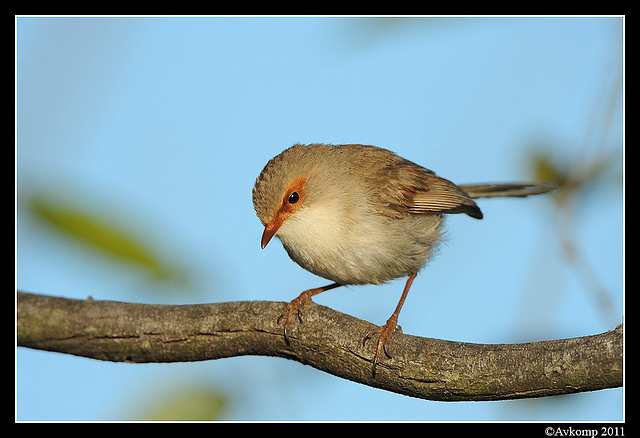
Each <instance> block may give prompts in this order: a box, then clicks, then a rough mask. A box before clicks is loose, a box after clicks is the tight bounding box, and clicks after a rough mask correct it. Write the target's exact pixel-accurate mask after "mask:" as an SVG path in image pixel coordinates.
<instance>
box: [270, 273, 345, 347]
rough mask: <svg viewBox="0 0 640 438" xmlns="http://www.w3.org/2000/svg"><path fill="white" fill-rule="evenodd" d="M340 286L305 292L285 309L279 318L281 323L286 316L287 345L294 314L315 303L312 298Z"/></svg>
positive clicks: (318, 288) (330, 285)
mask: <svg viewBox="0 0 640 438" xmlns="http://www.w3.org/2000/svg"><path fill="white" fill-rule="evenodd" d="M340 286H341V285H340V284H338V283H332V284H329V285H327V286H322V287H317V288H315V289H308V290H305V291H304V292H302V293H301V294H300V295H298V297H297V298H295V299H293V300H292V301H291V302H290V303H289V304H287V307H285V308H284V312H282V315H280V317H279V318H278V323H280V320H281V319H282V317H283V316H285V315H286V317H285V320H284V340H285V341H286V342H287V343H289V338H288V336H287V328H288V327H289V322H291V317H292V316H293V314H294V312H296V310H298V309H299V308H300V307H302V306H304V305H305V304H309V303H313V301H312V300H311V297H312V296H314V295H318V294H319V293H322V292H326V291H328V290H331V289H335V288H336V287H340ZM298 318H299V316H298Z"/></svg>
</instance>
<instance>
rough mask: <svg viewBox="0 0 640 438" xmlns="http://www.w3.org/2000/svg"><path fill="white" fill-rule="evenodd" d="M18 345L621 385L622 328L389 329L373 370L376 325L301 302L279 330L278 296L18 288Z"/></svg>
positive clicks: (440, 384)
mask: <svg viewBox="0 0 640 438" xmlns="http://www.w3.org/2000/svg"><path fill="white" fill-rule="evenodd" d="M17 298H18V299H17V312H18V318H17V335H18V336H17V339H18V346H23V347H29V348H35V349H41V350H48V351H56V352H60V353H68V354H73V355H78V356H84V357H89V358H94V359H99V360H106V361H114V362H133V363H146V362H188V361H201V360H212V359H219V358H224V357H232V356H241V355H263V356H278V357H283V358H287V359H291V360H295V361H298V362H301V363H303V364H306V365H310V366H312V367H314V368H317V369H319V370H322V371H325V372H328V373H330V374H333V375H335V376H338V377H342V378H344V379H348V380H352V381H355V382H359V383H362V384H365V385H370V386H373V387H377V388H381V389H385V390H388V391H393V392H397V393H400V394H405V395H409V396H412V397H418V398H423V399H429V400H441V401H464V400H468V401H471V400H504V399H516V398H528V397H541V396H551V395H558V394H567V393H575V392H582V391H593V390H599V389H605V388H614V387H620V386H622V384H623V377H622V376H623V372H622V370H623V328H622V325H619V326H618V327H616V328H615V329H614V330H612V331H608V332H605V333H602V334H598V335H593V336H584V337H579V338H571V339H559V340H552V341H542V342H532V343H522V344H471V343H464V342H453V341H445V340H439V339H430V338H420V337H416V336H409V335H405V334H402V333H401V332H400V331H396V333H395V334H394V336H393V337H392V338H391V340H390V341H389V343H388V344H387V346H386V349H387V351H388V353H389V355H390V356H391V358H389V357H383V358H382V359H381V361H380V362H379V363H378V364H377V366H376V369H375V373H373V372H372V358H373V355H374V352H375V348H376V342H375V339H374V340H370V341H369V342H367V343H364V344H363V339H364V337H365V336H366V334H367V333H369V331H371V329H372V328H373V325H372V324H370V323H368V322H366V321H362V320H359V319H357V318H354V317H351V316H349V315H345V314H342V313H340V312H336V311H334V310H332V309H330V308H328V307H324V306H320V305H315V304H313V305H307V306H305V307H303V308H302V309H301V311H300V313H299V319H296V320H295V321H293V323H292V324H291V326H290V330H289V332H288V342H287V341H286V340H285V339H284V336H283V330H282V326H281V325H279V324H278V322H277V321H278V317H279V316H280V314H281V313H282V311H283V309H284V306H285V303H280V302H265V301H250V302H228V303H216V304H197V305H150V304H134V303H123V302H113V301H94V300H92V299H87V300H74V299H66V298H58V297H51V296H44V295H37V294H30V293H25V292H18V295H17Z"/></svg>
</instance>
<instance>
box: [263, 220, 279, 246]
mask: <svg viewBox="0 0 640 438" xmlns="http://www.w3.org/2000/svg"><path fill="white" fill-rule="evenodd" d="M280 225H282V221H279V220H275V221H273V222H269V223H268V224H267V225H265V226H264V232H263V233H262V240H261V241H260V245H261V247H262V249H264V247H265V246H267V243H269V241H270V240H271V238H272V237H273V236H274V235H275V234H276V231H278V228H280Z"/></svg>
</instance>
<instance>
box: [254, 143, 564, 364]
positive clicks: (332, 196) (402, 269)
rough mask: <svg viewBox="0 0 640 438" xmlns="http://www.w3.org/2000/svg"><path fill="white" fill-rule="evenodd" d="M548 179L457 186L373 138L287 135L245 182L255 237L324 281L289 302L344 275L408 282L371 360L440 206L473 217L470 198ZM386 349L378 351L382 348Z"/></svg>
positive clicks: (435, 231) (526, 189)
mask: <svg viewBox="0 0 640 438" xmlns="http://www.w3.org/2000/svg"><path fill="white" fill-rule="evenodd" d="M553 188H554V187H553V186H551V185H548V184H472V185H462V186H457V185H455V184H454V183H452V182H451V181H449V180H446V179H444V178H442V177H439V176H437V175H436V174H435V173H434V172H432V171H431V170H428V169H425V168H424V167H422V166H419V165H417V164H415V163H413V162H411V161H408V160H406V159H404V158H401V157H399V156H398V155H396V154H395V153H393V152H391V151H389V150H386V149H382V148H379V147H376V146H367V145H359V144H350V145H324V144H311V145H307V146H305V145H294V146H292V147H290V148H288V149H286V150H285V151H283V152H282V153H280V154H279V155H277V156H276V157H275V158H273V159H271V160H270V161H269V162H268V163H267V164H266V166H265V167H264V169H263V170H262V172H261V173H260V175H259V176H258V178H257V180H256V183H255V186H254V188H253V206H254V208H255V210H256V214H257V216H258V218H259V219H260V221H261V222H262V224H263V225H264V233H263V234H262V241H261V245H262V248H264V247H265V246H266V245H267V244H268V243H269V241H270V240H271V238H272V237H273V236H276V237H278V238H279V239H280V240H281V241H282V244H283V246H284V248H285V250H286V251H287V253H288V254H289V257H291V259H293V261H295V262H296V263H298V264H299V265H300V266H302V267H303V268H304V269H306V270H307V271H310V272H312V273H314V274H316V275H318V276H320V277H323V278H325V279H327V280H330V281H332V282H333V283H332V284H329V285H327V286H323V287H319V288H315V289H309V290H306V291H304V292H302V293H301V294H300V296H298V297H297V298H296V299H294V300H293V301H291V302H290V303H289V304H288V306H287V308H286V309H285V312H284V314H283V316H285V321H284V334H285V339H286V337H287V327H288V325H289V323H290V321H291V318H292V316H293V314H294V312H295V311H296V310H297V309H298V308H299V307H300V306H303V305H305V304H308V303H311V302H312V301H311V297H312V296H314V295H317V294H319V293H321V292H324V291H327V290H330V289H333V288H336V287H339V286H345V285H358V284H380V283H384V282H387V281H389V280H393V279H395V278H399V277H405V276H406V277H407V282H406V285H405V287H404V291H403V292H402V296H401V297H400V301H399V302H398V306H397V307H396V309H395V311H394V312H393V314H392V315H391V317H390V318H389V319H388V320H387V322H386V324H384V325H382V326H380V327H378V328H377V329H375V330H373V331H371V332H370V333H369V334H368V335H367V336H366V337H365V342H366V340H367V339H369V338H371V337H372V336H373V335H376V334H379V338H378V344H377V348H376V353H375V356H374V358H373V366H374V372H375V365H376V363H377V362H378V359H379V358H380V354H381V352H382V351H383V349H384V345H385V343H386V342H387V341H388V340H389V338H390V337H391V335H392V334H393V332H394V331H395V329H396V325H397V323H398V315H399V313H400V310H401V309H402V305H403V304H404V301H405V299H406V297H407V294H408V292H409V288H410V287H411V283H412V282H413V280H414V278H415V277H416V275H417V273H418V271H420V270H421V269H422V268H423V267H424V266H425V265H426V263H427V262H428V261H429V259H430V258H431V257H432V255H433V253H434V250H435V249H436V248H437V246H438V244H439V243H440V241H441V239H442V233H443V229H442V225H443V215H444V214H454V213H465V214H467V215H469V216H471V217H473V218H476V219H482V212H481V211H480V208H478V206H477V205H476V203H475V202H474V201H473V198H481V197H523V196H529V195H535V194H540V193H545V192H548V191H550V190H552V189H553ZM385 353H386V352H385Z"/></svg>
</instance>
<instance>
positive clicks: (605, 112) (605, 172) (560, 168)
mask: <svg viewBox="0 0 640 438" xmlns="http://www.w3.org/2000/svg"><path fill="white" fill-rule="evenodd" d="M614 47H618V44H617V41H616V42H615V44H614ZM614 55H615V56H614V62H613V63H612V68H611V71H612V75H611V76H612V77H611V80H610V81H606V80H605V81H604V82H603V84H604V85H603V87H602V88H603V93H602V94H601V96H600V97H599V99H598V100H597V101H596V102H594V105H593V108H594V111H593V113H592V116H591V118H592V120H591V121H590V122H589V123H587V126H585V140H584V143H583V145H582V147H581V149H580V151H579V153H578V154H577V156H575V157H570V158H561V157H560V156H559V155H560V154H558V153H554V151H561V150H564V149H566V148H563V147H561V146H558V145H552V144H538V145H536V146H535V147H534V148H532V152H531V153H530V157H529V163H530V166H531V173H532V174H533V175H534V178H535V179H537V180H539V181H545V182H552V183H555V184H556V185H557V186H558V187H559V188H560V189H559V190H558V191H556V193H554V199H555V205H556V209H555V224H556V227H557V229H556V231H557V236H558V239H559V240H560V242H561V243H562V250H563V253H564V256H565V258H566V260H567V262H568V263H569V265H570V266H571V267H572V268H573V269H574V271H575V273H576V275H577V277H578V279H579V280H580V281H581V283H582V285H583V287H584V290H585V291H586V292H587V293H589V294H590V296H591V298H592V300H593V302H594V305H595V306H596V307H597V308H598V310H599V312H600V314H601V316H602V318H603V322H604V323H605V324H607V325H608V324H611V323H612V322H615V321H619V319H620V316H621V315H618V314H617V312H616V309H615V307H614V305H613V302H612V293H611V292H610V291H608V290H607V288H606V287H605V286H604V285H603V283H602V281H601V280H600V279H599V278H598V275H597V270H596V269H594V266H593V264H592V263H591V261H590V260H589V259H588V258H587V256H586V255H585V253H584V251H583V249H582V245H581V244H580V240H581V238H582V237H581V236H580V235H579V234H578V233H577V229H578V227H577V224H578V222H579V216H578V214H577V213H576V210H577V207H578V206H579V205H580V204H581V203H584V202H591V201H590V198H591V195H592V192H593V191H595V190H596V189H602V188H605V189H612V190H613V191H612V193H615V194H619V195H620V197H621V198H622V190H623V173H622V172H623V163H622V160H623V147H624V145H623V144H622V143H621V142H622V141H623V137H621V138H616V137H615V134H617V133H618V132H621V131H620V128H621V126H619V125H616V124H617V123H622V121H621V120H622V119H621V118H616V116H621V114H622V113H621V110H622V85H623V78H622V59H621V57H619V56H617V54H615V53H614ZM612 134H613V138H612ZM618 141H620V143H618ZM620 225H621V226H622V224H620ZM608 231H614V230H608ZM622 232H623V230H622V228H621V229H620V233H622Z"/></svg>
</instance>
